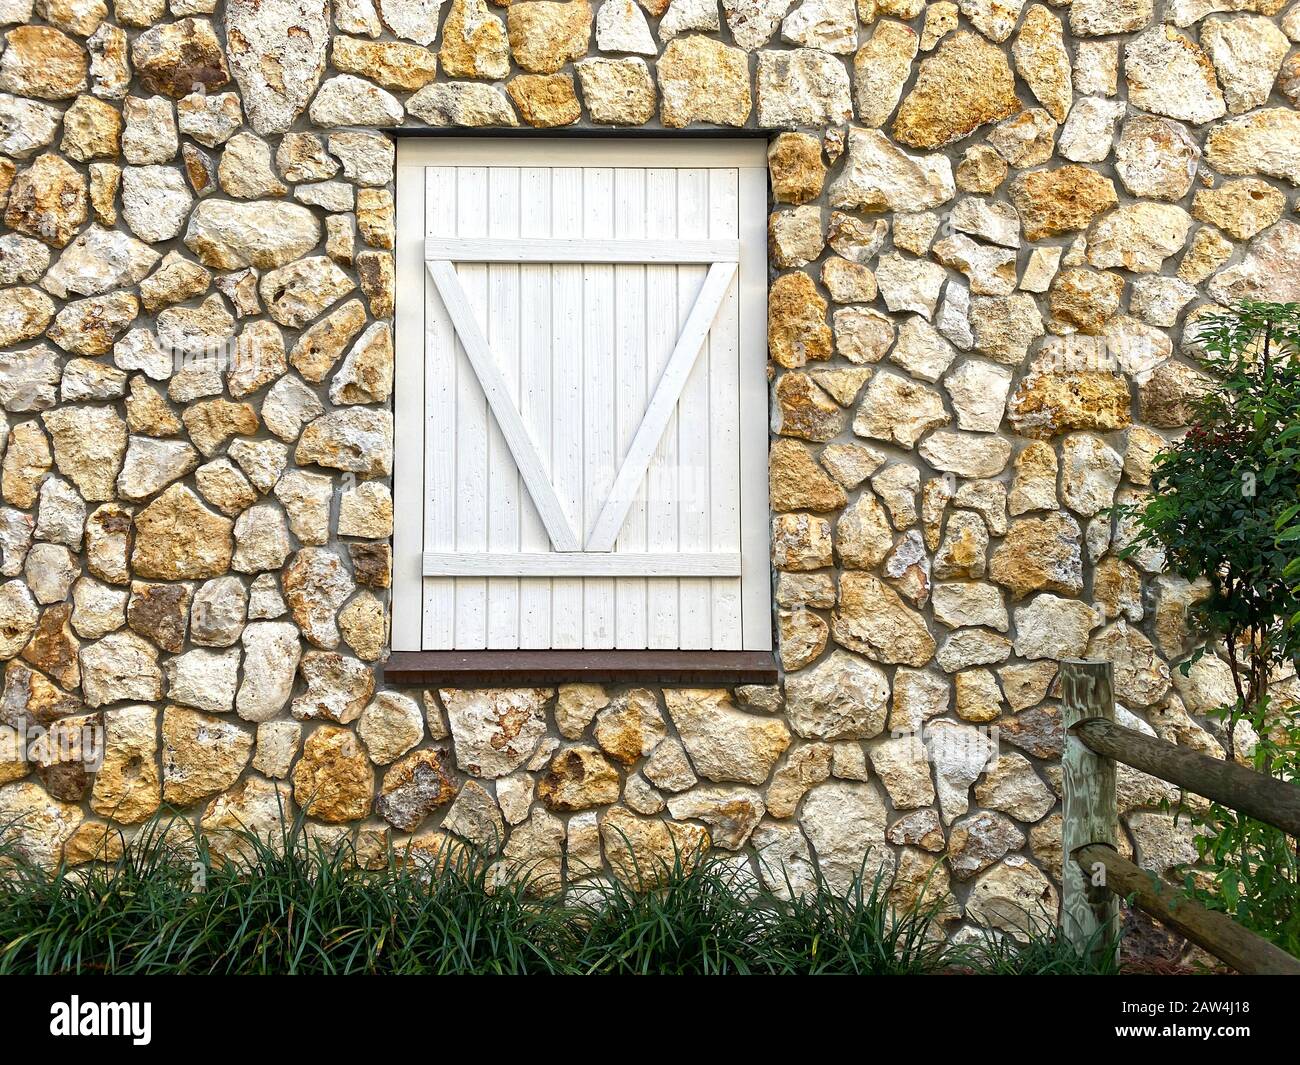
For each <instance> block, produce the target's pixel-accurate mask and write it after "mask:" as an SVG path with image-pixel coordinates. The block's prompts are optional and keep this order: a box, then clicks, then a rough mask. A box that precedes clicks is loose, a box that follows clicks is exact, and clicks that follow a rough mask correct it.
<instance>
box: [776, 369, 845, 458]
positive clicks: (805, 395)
mask: <svg viewBox="0 0 1300 1065" xmlns="http://www.w3.org/2000/svg"><path fill="white" fill-rule="evenodd" d="M776 400H777V407H778V410H777V414H776V418H775V419H774V429H775V431H776V432H778V433H780V434H782V435H784V436H797V437H800V438H801V439H804V440H812V441H817V442H825V441H827V440H831V439H833V438H834V437H836V436H838V435H839V433H840V431H841V430H842V429H843V428H844V423H845V421H846V415H845V412H844V411H843V410H842V409H841V408H840V407H839V406H838V405H837V404H836V403H835V402H834V400H832V399H831V398H830V396H828V395H827V394H826V393H825V392H823V391H822V390H821V389H820V388H819V387H818V386H817V385H816V384H815V383H814V382H813V379H812V378H811V377H809V376H808V375H807V374H804V373H787V374H783V375H782V376H781V377H780V378H779V379H778V380H777V383H776Z"/></svg>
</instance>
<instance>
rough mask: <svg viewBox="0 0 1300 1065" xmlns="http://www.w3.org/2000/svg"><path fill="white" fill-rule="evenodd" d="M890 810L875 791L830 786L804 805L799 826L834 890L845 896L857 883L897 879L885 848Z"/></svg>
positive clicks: (851, 785)
mask: <svg viewBox="0 0 1300 1065" xmlns="http://www.w3.org/2000/svg"><path fill="white" fill-rule="evenodd" d="M886 816H887V815H886V813H885V805H884V802H883V800H882V799H881V798H880V794H879V792H878V791H877V790H876V788H875V787H874V785H871V784H858V783H846V782H841V781H834V782H827V783H825V784H821V785H819V786H818V787H816V788H813V790H812V791H811V792H809V793H808V796H807V798H805V799H804V804H803V813H802V815H801V816H800V818H799V824H800V826H801V827H802V828H803V830H804V834H805V835H806V836H807V837H808V840H809V842H810V843H811V844H812V846H813V850H814V851H815V853H816V855H817V862H818V866H819V867H820V869H821V872H822V875H824V876H825V877H826V880H827V882H828V884H829V885H830V887H831V889H832V890H833V891H836V892H840V893H843V892H845V891H847V890H849V889H850V888H851V886H852V884H853V882H854V881H855V879H857V878H859V877H862V878H865V879H866V881H867V882H870V881H871V880H872V879H874V878H875V877H876V875H877V874H878V873H880V872H881V871H882V870H883V872H884V875H885V878H886V879H889V874H890V873H892V871H893V870H892V866H893V855H892V854H891V853H890V851H889V849H888V847H887V846H886V844H885V824H886Z"/></svg>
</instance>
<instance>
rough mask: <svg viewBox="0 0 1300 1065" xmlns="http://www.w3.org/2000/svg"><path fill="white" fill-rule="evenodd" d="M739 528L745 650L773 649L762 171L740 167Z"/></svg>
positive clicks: (759, 166)
mask: <svg viewBox="0 0 1300 1065" xmlns="http://www.w3.org/2000/svg"><path fill="white" fill-rule="evenodd" d="M739 276H740V514H741V518H740V528H741V534H740V535H741V555H742V558H743V560H744V562H743V567H744V568H743V571H742V573H741V577H740V583H741V599H742V604H741V612H742V617H743V622H742V632H743V642H744V648H743V649H744V650H746V651H767V650H771V648H772V602H773V598H772V564H771V557H770V554H769V528H770V525H771V522H770V520H769V518H768V514H769V504H768V495H767V448H768V424H769V419H768V386H767V168H766V167H765V166H763V165H762V164H761V162H758V161H756V162H755V163H754V164H752V165H749V166H743V167H741V168H740V270H739Z"/></svg>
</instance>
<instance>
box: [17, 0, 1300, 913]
mask: <svg viewBox="0 0 1300 1065" xmlns="http://www.w3.org/2000/svg"><path fill="white" fill-rule="evenodd" d="M1284 6H1285V0H1169V2H1168V4H1167V5H1164V4H1163V2H1162V7H1161V9H1159V10H1153V7H1152V0H1074V3H1073V4H1072V5H1061V4H1054V5H1053V6H1043V5H1042V4H1038V3H1029V4H1024V5H1022V4H1021V3H1019V2H1017V0H960V3H952V2H948V0H937V2H934V3H929V4H926V3H923V2H922V0H858V2H857V5H856V7H855V6H854V4H853V0H723V4H722V7H721V9H720V8H719V5H718V3H717V2H716V0H671V2H669V0H642V2H641V3H640V4H639V5H638V3H634V2H633V0H599V2H598V3H597V4H595V5H594V7H593V6H589V5H588V3H587V0H572V2H569V3H552V2H548V0H526V2H517V3H514V4H511V5H510V6H508V7H498V8H493V7H489V6H487V5H486V4H485V3H484V0H450V2H447V3H444V2H443V0H378V3H377V4H376V3H375V0H336V2H335V4H334V6H333V7H332V8H331V6H330V4H329V2H328V0H225V2H224V3H222V2H219V0H171V3H170V7H169V8H165V7H164V0H117V2H116V3H115V4H114V5H113V7H112V9H111V10H110V9H109V7H108V6H107V4H106V2H105V0H35V3H34V10H33V0H0V22H3V23H4V24H5V25H7V26H8V27H9V28H8V29H7V30H6V31H5V32H4V34H3V39H4V47H3V53H2V54H0V94H2V95H0V186H2V187H3V210H4V216H3V221H4V233H3V236H0V285H3V288H2V289H0V343H2V345H3V353H2V354H0V404H2V405H3V407H4V410H5V412H6V415H5V417H6V420H7V424H8V439H7V444H6V447H5V450H4V454H3V464H2V469H0V495H2V496H3V507H2V508H0V574H3V578H4V583H3V584H2V585H0V656H2V657H3V658H4V659H5V660H6V661H5V668H4V688H3V699H2V700H0V721H2V722H3V729H4V736H5V738H7V739H8V740H10V741H13V740H15V739H17V740H20V741H21V740H22V739H24V738H26V739H27V741H28V743H27V745H26V746H23V745H21V744H19V745H15V744H14V743H13V742H11V743H10V744H9V747H8V750H7V753H6V754H5V756H4V758H3V760H0V785H2V786H0V823H4V822H6V821H9V820H12V819H15V818H17V819H21V820H22V822H23V825H22V828H21V831H20V836H19V839H20V843H21V846H22V848H23V849H24V850H25V851H26V853H27V854H28V855H29V856H31V857H34V858H36V859H37V860H40V861H43V862H45V863H47V864H51V865H52V864H54V863H55V862H57V861H58V859H59V858H60V856H64V857H66V858H67V859H68V860H69V861H71V862H84V861H88V860H91V859H93V858H95V857H96V856H103V855H110V856H111V855H112V854H113V853H115V852H116V850H117V849H118V848H120V846H121V839H122V835H121V833H124V834H125V835H126V836H127V837H129V836H130V834H131V832H132V831H134V830H136V828H137V826H139V825H140V824H141V823H142V822H145V821H146V820H147V819H148V818H150V816H151V815H153V814H154V813H155V812H156V811H158V810H159V808H160V806H162V805H169V806H175V807H179V808H182V809H184V810H186V811H188V813H189V816H191V817H192V818H193V819H194V820H196V821H197V822H199V823H201V825H202V826H203V828H204V829H206V830H207V831H208V832H209V833H211V834H212V837H213V842H214V847H215V848H216V849H217V851H218V852H225V853H228V852H229V851H230V849H231V847H232V845H233V844H232V840H231V837H230V836H229V834H228V830H230V829H232V828H235V827H238V826H240V825H243V826H247V827H249V828H252V829H255V830H263V829H269V828H270V826H271V825H272V824H273V823H274V822H275V820H276V819H277V817H278V809H279V807H280V805H281V804H283V805H284V807H285V808H286V809H287V810H289V811H291V812H292V811H294V810H296V809H297V808H298V807H299V806H301V805H302V804H306V806H307V808H306V813H307V815H308V817H309V824H310V826H311V830H312V832H313V833H314V834H315V835H317V836H318V837H320V838H322V839H332V838H335V837H336V836H339V835H343V834H354V835H355V838H356V840H357V843H358V848H359V850H360V851H361V853H362V854H363V855H373V854H375V853H377V852H378V851H379V849H380V848H381V847H382V845H383V843H384V842H385V841H387V840H389V839H391V840H392V842H393V843H395V844H397V845H399V846H400V845H404V843H405V841H406V840H407V839H408V838H411V837H412V836H413V837H414V840H415V843H416V846H417V847H419V848H424V849H432V848H435V847H438V846H441V845H443V844H444V843H448V842H454V841H460V840H468V841H485V840H489V839H492V838H499V837H503V836H508V839H507V842H506V843H505V848H504V857H503V860H504V862H505V863H506V864H507V865H508V864H510V863H517V862H523V863H527V864H529V865H530V866H531V867H532V868H533V870H534V873H535V874H536V875H538V876H541V877H543V878H545V883H543V884H540V885H539V887H541V888H549V887H553V886H556V885H557V884H558V880H559V877H560V876H561V875H564V876H567V877H568V878H569V879H570V880H571V881H578V880H581V879H582V878H583V877H584V876H586V875H590V874H591V872H592V870H593V868H594V867H597V866H599V865H601V863H602V861H606V862H608V863H611V864H612V865H613V866H614V867H616V868H617V867H619V866H624V865H626V863H627V862H628V860H629V853H630V852H634V853H635V855H636V857H637V858H638V859H639V860H640V862H641V863H642V864H643V866H644V864H645V863H646V862H647V861H649V860H652V859H653V856H655V855H664V854H670V853H671V850H672V847H673V846H674V845H677V846H691V845H694V844H695V843H697V842H700V841H703V840H704V839H706V838H707V839H709V840H711V843H712V845H713V846H715V847H718V848H724V849H726V850H730V851H737V852H738V853H744V854H746V855H748V856H749V857H748V858H746V860H747V861H749V862H751V863H752V862H754V858H753V854H754V853H755V850H756V849H758V850H761V851H762V854H763V857H764V861H763V864H764V866H765V870H764V873H765V875H766V876H767V877H768V879H769V880H771V881H772V882H773V883H774V885H775V886H777V887H778V889H783V885H784V875H785V874H788V875H789V877H790V878H791V882H792V883H793V884H794V885H795V886H796V887H798V886H799V885H801V884H803V883H805V882H806V881H807V879H808V876H809V873H810V868H811V862H812V861H813V860H814V858H815V859H816V860H818V861H820V863H821V865H822V867H823V869H824V870H825V871H826V873H827V875H828V876H829V877H830V878H831V881H832V882H833V883H835V884H837V885H843V884H844V883H845V882H846V881H847V879H848V877H849V876H850V875H851V874H852V873H853V872H854V871H855V870H856V869H857V868H858V867H859V865H860V863H861V862H862V861H863V859H864V857H865V859H866V861H867V862H868V866H869V868H871V867H874V866H875V865H876V864H878V863H880V862H886V863H888V864H889V865H891V866H892V867H894V868H895V869H896V873H897V876H896V879H895V881H894V888H893V890H894V891H895V893H896V896H897V897H898V898H899V899H902V900H906V899H910V898H912V897H914V896H915V895H916V893H917V892H918V891H919V890H920V885H921V883H922V881H923V880H924V878H925V876H926V874H927V872H928V871H929V868H930V866H931V865H932V864H933V862H934V861H935V859H936V857H937V856H939V855H942V854H944V853H945V852H946V854H947V856H948V859H949V863H948V865H947V867H944V868H941V869H940V871H939V872H938V874H937V876H936V877H935V879H934V880H933V881H932V885H933V886H935V887H937V888H938V889H939V890H942V891H944V892H950V893H951V901H950V903H949V905H948V909H947V913H946V915H947V916H948V917H950V918H951V919H952V922H953V927H954V928H957V927H960V926H959V924H958V922H969V923H975V924H978V923H992V924H994V925H1005V924H1006V923H1007V922H1008V921H1009V920H1010V918H1009V917H1008V916H1007V912H1008V911H1007V909H1006V906H1005V903H1006V902H1007V901H1008V900H1009V901H1011V902H1012V903H1015V904H1024V905H1034V904H1037V903H1038V902H1040V901H1043V902H1046V903H1047V904H1048V905H1049V906H1050V905H1051V904H1052V903H1053V901H1054V899H1055V887H1054V885H1055V883H1056V882H1057V880H1058V878H1059V874H1060V859H1059V854H1058V848H1059V825H1060V817H1059V800H1058V795H1059V785H1060V773H1059V768H1058V764H1057V759H1058V755H1059V751H1060V746H1061V736H1060V729H1059V709H1058V704H1057V701H1056V698H1055V693H1054V689H1053V682H1054V675H1055V672H1056V665H1055V661H1056V660H1057V659H1059V658H1062V657H1067V656H1078V655H1087V656H1089V657H1103V658H1108V659H1111V660H1113V661H1114V663H1115V666H1116V676H1117V685H1118V693H1119V697H1120V700H1121V701H1122V703H1123V705H1124V707H1125V709H1124V710H1123V711H1122V712H1121V713H1122V715H1123V717H1124V720H1125V721H1127V722H1129V723H1130V724H1132V723H1135V722H1136V723H1137V724H1138V726H1139V727H1141V728H1143V729H1144V730H1154V732H1156V733H1157V734H1159V735H1161V736H1164V737H1167V738H1173V739H1176V740H1177V741H1178V742H1182V743H1187V744H1192V745H1194V746H1196V747H1198V748H1200V749H1202V750H1207V751H1210V752H1212V753H1214V754H1216V755H1218V756H1223V754H1224V747H1223V744H1222V741H1221V737H1219V736H1218V735H1217V734H1216V732H1215V729H1214V727H1213V726H1211V725H1210V724H1208V723H1207V721H1206V719H1205V718H1204V716H1203V714H1204V712H1205V711H1206V710H1208V709H1210V708H1212V707H1213V706H1214V705H1216V704H1217V703H1218V702H1220V701H1221V700H1223V699H1224V698H1225V697H1226V696H1227V695H1228V690H1229V686H1228V682H1227V679H1226V676H1225V674H1226V667H1225V665H1224V663H1223V662H1222V661H1221V660H1220V659H1219V658H1215V657H1207V658H1204V659H1202V660H1201V661H1200V662H1199V663H1198V664H1197V665H1196V666H1195V667H1194V668H1193V670H1192V672H1191V675H1190V677H1186V678H1184V677H1183V676H1182V675H1181V674H1179V673H1178V672H1176V671H1175V670H1174V669H1173V668H1172V667H1174V666H1175V665H1176V664H1177V663H1178V662H1179V661H1180V660H1181V659H1182V658H1184V657H1185V655H1186V654H1187V652H1188V651H1189V650H1190V644H1189V643H1188V641H1187V640H1186V638H1185V634H1184V631H1183V630H1184V626H1183V620H1184V614H1185V611H1186V609H1187V607H1188V605H1189V603H1191V602H1192V601H1193V600H1194V599H1195V597H1196V595H1197V594H1198V589H1196V588H1192V587H1189V586H1188V585H1187V584H1186V583H1185V582H1183V581H1181V580H1178V579H1176V578H1173V577H1170V576H1167V575H1162V574H1161V559H1160V558H1159V557H1158V556H1157V555H1156V554H1154V553H1152V552H1143V553H1138V554H1137V555H1135V556H1134V557H1132V558H1131V559H1128V560H1122V559H1121V558H1119V556H1118V551H1119V549H1120V548H1121V547H1122V546H1123V545H1124V543H1125V542H1126V535H1127V533H1126V530H1125V529H1123V528H1118V529H1116V528H1114V527H1113V523H1112V521H1111V519H1110V518H1109V517H1107V516H1105V515H1104V514H1103V511H1104V509H1105V508H1106V507H1108V506H1109V505H1110V504H1111V503H1112V502H1113V501H1115V500H1129V499H1134V498H1137V497H1140V496H1141V494H1142V493H1143V491H1144V490H1145V489H1146V487H1147V486H1148V484H1149V480H1150V469H1151V460H1152V456H1153V454H1154V453H1155V452H1156V450H1157V449H1158V448H1159V447H1160V446H1161V444H1162V442H1163V441H1164V440H1166V439H1169V438H1170V437H1171V436H1174V435H1176V434H1177V433H1178V431H1179V430H1180V428H1181V427H1182V426H1183V425H1184V424H1185V422H1186V420H1187V417H1188V411H1189V405H1190V403H1191V401H1192V400H1193V398H1194V397H1195V396H1196V395H1198V394H1199V393H1200V392H1201V390H1203V389H1204V388H1205V385H1206V380H1207V379H1206V377H1205V375H1204V374H1203V372H1202V371H1201V370H1200V369H1198V366H1197V352H1196V346H1195V331H1194V329H1189V326H1188V323H1189V321H1192V320H1194V319H1195V317H1196V315H1198V314H1199V313H1202V309H1203V308H1205V307H1209V306H1213V305H1215V304H1222V303H1225V302H1228V301H1230V300H1232V299H1234V298H1237V297H1241V296H1272V297H1274V298H1280V299H1297V298H1300V267H1298V266H1297V263H1298V262H1300V225H1297V223H1296V222H1295V221H1293V220H1291V218H1290V215H1291V213H1292V211H1293V208H1294V204H1295V194H1294V186H1295V185H1296V184H1297V183H1300V114H1298V113H1297V111H1296V110H1295V109H1294V104H1295V102H1296V98H1297V95H1300V54H1297V52H1296V51H1295V49H1293V47H1292V42H1294V41H1297V40H1300V4H1296V3H1293V4H1292V5H1291V6H1290V8H1289V10H1283V9H1284ZM398 125H404V126H420V125H435V126H485V125H487V126H501V127H516V126H524V125H531V126H537V127H557V128H560V129H561V131H562V129H563V127H566V126H571V125H582V126H613V127H630V126H640V125H644V126H648V127H654V128H664V129H678V128H684V127H688V126H689V127H692V128H694V129H700V128H704V127H708V126H723V127H726V126H746V127H750V128H767V129H771V130H773V131H774V133H775V132H779V131H783V132H779V136H774V139H773V140H772V142H771V145H772V146H771V155H770V158H771V178H772V194H773V200H774V206H773V213H772V215H771V219H770V235H771V259H772V265H773V271H774V280H773V282H772V288H771V300H770V322H769V332H770V349H771V360H772V362H771V369H772V379H773V390H772V397H773V398H772V423H773V427H774V433H773V441H772V451H771V471H772V472H771V493H772V506H773V510H774V516H773V527H772V534H773V535H772V540H773V560H774V567H775V571H776V573H775V577H776V580H775V602H776V608H775V609H776V616H775V624H776V626H777V629H778V631H779V643H780V658H781V662H782V666H783V669H784V677H785V680H784V683H783V685H782V686H781V687H780V688H772V689H769V688H741V689H738V690H736V691H735V692H728V691H721V690H665V691H650V690H641V689H636V690H617V689H614V688H611V689H609V690H605V689H602V688H599V687H595V686H587V685H569V686H561V687H560V688H559V689H558V690H549V689H547V690H542V689H522V690H508V691H447V690H444V691H439V692H435V691H398V690H392V689H391V688H389V687H386V686H385V685H384V683H383V681H382V661H383V658H384V654H385V645H386V636H385V627H386V621H385V611H386V597H387V589H388V586H389V572H390V546H389V537H390V535H391V526H392V501H391V497H390V492H389V488H388V475H389V473H390V470H391V465H392V459H391V454H392V427H391V414H390V397H391V393H392V387H393V381H392V366H393V357H392V332H391V320H392V314H393V305H394V297H395V293H394V291H393V259H392V252H391V249H392V246H393V242H394V215H393V183H392V173H393V159H394V151H393V145H392V142H391V141H390V139H389V138H388V137H387V136H386V135H385V133H384V132H383V131H382V130H383V129H384V128H387V127H394V126H398ZM99 726H102V735H103V737H104V744H103V748H104V749H103V752H102V754H103V760H102V765H97V764H96V763H95V761H94V760H93V759H87V758H86V757H84V755H85V751H84V750H83V749H82V748H83V747H84V746H91V745H93V743H94V740H95V737H96V736H98V735H100V733H99V732H98V731H97V727H99ZM994 728H996V733H995V732H994V731H992V730H993V729H994ZM922 732H923V733H924V738H923V739H919V738H918V737H920V736H921V735H922ZM42 733H44V735H43V737H42ZM33 737H35V738H36V742H31V741H32V738H33ZM921 743H924V745H925V747H924V748H922V747H921ZM926 750H928V757H925V756H923V755H924V754H925V752H926ZM991 755H995V756H994V757H991ZM1166 797H1170V789H1169V788H1167V787H1165V786H1163V785H1161V784H1159V783H1158V782H1155V781H1153V780H1151V779H1149V778H1145V777H1142V776H1141V775H1139V774H1133V773H1128V774H1124V775H1123V776H1122V777H1121V798H1122V807H1123V814H1124V823H1125V826H1126V830H1127V833H1128V835H1127V837H1126V839H1125V846H1126V847H1132V848H1133V849H1134V850H1136V853H1137V855H1138V857H1139V859H1140V860H1141V861H1142V862H1143V863H1144V864H1146V865H1148V866H1150V867H1152V868H1156V869H1162V868H1164V867H1166V866H1167V865H1168V864H1169V863H1170V862H1172V861H1176V860H1180V859H1182V858H1185V857H1187V856H1188V854H1189V853H1190V851H1189V842H1188V839H1187V836H1186V831H1185V829H1184V828H1179V829H1175V828H1174V827H1173V826H1172V825H1171V823H1170V821H1169V819H1168V817H1167V816H1164V815H1161V814H1159V813H1157V812H1155V808H1156V807H1157V806H1158V805H1159V803H1160V802H1161V800H1162V799H1164V798H1166ZM223 833H224V834H223ZM782 867H784V870H785V874H783V873H782V872H781V869H782ZM751 868H756V867H755V866H753V865H751Z"/></svg>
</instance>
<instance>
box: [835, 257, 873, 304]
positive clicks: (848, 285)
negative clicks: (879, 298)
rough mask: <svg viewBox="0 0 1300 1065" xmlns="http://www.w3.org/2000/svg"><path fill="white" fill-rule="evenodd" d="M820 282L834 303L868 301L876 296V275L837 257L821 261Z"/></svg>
mask: <svg viewBox="0 0 1300 1065" xmlns="http://www.w3.org/2000/svg"><path fill="white" fill-rule="evenodd" d="M822 284H823V285H825V286H826V289H827V291H829V292H830V295H831V299H832V300H834V301H835V302H836V303H869V302H871V301H872V300H874V299H875V298H876V291H877V290H876V275H875V274H873V273H872V272H871V271H870V270H868V269H867V268H866V267H865V266H860V265H858V264H857V263H855V262H850V261H849V260H848V259H841V258H838V257H835V258H831V259H827V260H826V261H825V262H824V263H822Z"/></svg>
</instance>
